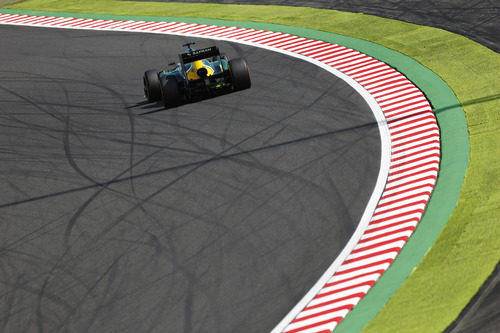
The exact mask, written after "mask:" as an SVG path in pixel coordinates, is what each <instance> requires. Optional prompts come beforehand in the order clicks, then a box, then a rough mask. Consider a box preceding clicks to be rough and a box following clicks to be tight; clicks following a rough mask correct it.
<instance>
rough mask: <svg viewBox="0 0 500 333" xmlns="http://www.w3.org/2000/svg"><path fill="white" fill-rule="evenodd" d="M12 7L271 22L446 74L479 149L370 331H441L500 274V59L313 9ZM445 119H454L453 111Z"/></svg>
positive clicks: (443, 35)
mask: <svg viewBox="0 0 500 333" xmlns="http://www.w3.org/2000/svg"><path fill="white" fill-rule="evenodd" d="M8 8H15V9H28V10H43V11H56V12H73V13H99V14H115V15H144V16H170V17H172V16H176V17H204V18H214V19H224V20H234V21H254V22H268V23H276V24H283V25H288V26H299V27H305V28H310V29H316V30H322V31H327V32H332V33H336V34H340V35H347V36H352V37H355V38H360V39H364V40H368V41H371V42H374V43H376V44H379V45H383V46H385V47H388V48H390V49H393V50H396V51H398V52H400V53H402V54H405V55H408V56H409V57H411V58H413V59H415V60H417V61H418V62H420V63H421V64H423V65H424V66H426V67H428V68H430V69H431V70H432V71H433V72H435V73H437V74H438V75H439V76H440V77H441V78H442V79H443V80H444V81H445V82H446V83H447V84H448V85H449V86H450V87H451V88H452V89H453V91H454V93H455V95H456V96H457V98H458V100H459V101H460V103H461V105H462V106H463V109H464V110H465V113H466V117H467V123H468V129H469V139H470V145H471V154H470V164H469V168H468V171H467V174H466V177H465V181H464V185H463V187H462V192H461V195H460V198H459V201H458V205H457V208H456V209H455V211H454V213H453V215H452V217H451V218H450V219H449V221H448V223H447V224H446V226H445V228H444V229H443V231H442V232H441V234H440V236H439V237H438V239H437V240H436V242H435V243H434V245H433V247H432V249H431V250H430V251H429V252H428V253H427V255H426V256H425V258H424V260H423V261H422V262H421V263H420V265H419V266H418V267H417V268H416V269H415V270H414V272H413V273H412V274H411V276H410V277H409V278H408V279H407V280H406V282H405V283H404V284H403V286H402V287H401V288H400V290H399V291H398V292H397V293H396V294H395V295H394V296H393V297H392V298H391V300H390V301H389V302H388V303H387V305H386V306H385V307H384V308H383V309H382V311H381V312H380V313H379V314H378V315H377V317H376V318H375V319H374V320H373V321H371V322H370V324H369V325H368V326H367V327H366V328H365V331H367V332H395V331H405V332H410V331H415V332H421V331H426V332H430V331H442V330H443V329H444V328H445V327H446V326H447V325H448V324H449V323H450V322H451V321H452V320H453V319H454V318H455V317H456V316H457V315H458V313H459V312H460V310H461V309H462V308H463V307H464V306H465V304H466V303H467V302H468V300H469V299H470V298H471V297H472V296H473V294H474V293H475V291H476V290H477V289H478V288H479V287H480V285H481V284H482V282H483V281H484V280H485V279H486V277H487V276H488V275H489V273H491V271H492V270H493V269H494V267H495V264H496V263H497V261H498V258H499V257H500V245H499V242H498V238H499V236H500V228H499V227H498V223H499V219H500V218H499V216H500V177H499V176H500V164H499V163H498V160H499V156H500V145H498V144H497V142H500V140H499V139H500V121H499V120H500V81H499V80H498V77H499V74H500V56H499V55H498V54H497V53H495V52H493V51H491V50H489V49H487V48H485V47H482V46H481V45H479V44H477V43H475V42H472V41H470V40H468V39H466V38H464V37H462V36H459V35H455V34H452V33H448V32H446V31H443V30H439V29H434V28H428V27H422V26H417V25H412V24H408V23H403V22H398V21H393V20H388V19H382V18H378V17H374V16H369V15H363V14H354V13H342V12H336V11H331V10H319V9H311V8H293V7H273V6H243V5H213V4H205V5H200V4H176V3H144V2H140V3H139V2H128V1H127V2H121V1H117V0H87V1H76V0H68V1H53V0H31V1H26V2H23V3H19V4H17V5H13V6H8ZM450 107H451V106H450ZM436 112H437V113H440V112H441V113H449V112H452V108H446V107H443V108H441V109H439V110H436ZM436 272H439V273H436ZM346 320H347V319H346ZM341 327H342V324H341V326H339V329H340V328H341Z"/></svg>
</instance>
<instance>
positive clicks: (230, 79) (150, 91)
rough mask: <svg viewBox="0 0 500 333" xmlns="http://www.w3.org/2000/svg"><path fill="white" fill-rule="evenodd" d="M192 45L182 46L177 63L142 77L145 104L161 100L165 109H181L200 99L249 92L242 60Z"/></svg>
mask: <svg viewBox="0 0 500 333" xmlns="http://www.w3.org/2000/svg"><path fill="white" fill-rule="evenodd" d="M193 44H195V43H187V44H184V45H183V46H184V47H187V49H186V52H185V53H181V54H179V62H178V63H170V64H169V66H173V67H171V68H170V69H165V70H154V69H153V70H148V71H146V72H145V73H144V77H143V82H144V95H145V97H146V98H147V100H148V101H149V102H157V101H160V100H163V103H164V105H165V107H167V108H170V107H174V106H178V105H181V104H182V103H185V102H187V101H190V100H193V99H195V98H199V97H203V96H207V95H208V96H213V95H216V94H218V93H224V92H230V91H236V90H243V89H247V88H250V86H251V84H252V83H251V78H250V71H249V69H248V64H247V62H246V60H245V59H243V58H238V59H232V60H228V58H227V57H226V56H221V54H220V51H219V49H218V48H217V47H216V46H211V47H207V48H203V49H199V50H195V49H193V48H192V45H193Z"/></svg>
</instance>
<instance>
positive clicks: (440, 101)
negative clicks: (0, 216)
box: [183, 19, 468, 329]
mask: <svg viewBox="0 0 500 333" xmlns="http://www.w3.org/2000/svg"><path fill="white" fill-rule="evenodd" d="M183 21H185V20H184V19H183ZM197 21H198V22H199V21H200V20H199V19H198V20H197ZM240 24H241V23H240ZM280 28H281V27H280ZM287 28H289V27H287ZM273 30H274V31H276V29H273ZM301 30H302V29H301ZM310 33H313V34H316V35H317V34H320V35H325V34H326V33H321V32H315V31H307V33H306V34H310ZM301 35H304V33H302V34H301ZM326 35H329V36H327V37H328V38H329V39H331V38H332V34H326ZM322 37H325V36H322ZM314 38H315V37H314ZM333 38H336V39H339V36H333ZM316 39H321V40H326V39H327V38H316ZM340 39H344V40H346V39H349V38H347V37H344V38H340ZM358 41H359V40H358ZM350 42H351V44H352V41H350ZM361 42H363V41H361ZM364 43H365V44H371V43H368V42H364ZM343 44H344V45H345V44H346V43H345V42H344V43H343ZM354 44H355V43H354ZM362 44H363V43H362ZM363 47H365V48H366V47H368V48H369V49H370V51H371V52H370V53H371V55H373V53H376V52H374V50H373V49H376V47H374V45H364V46H363V45H362V47H361V48H363ZM355 48H356V47H355ZM379 48H380V47H379ZM357 49H358V50H359V49H360V48H359V47H357ZM383 51H384V52H382V53H385V57H386V58H387V53H391V52H392V51H389V50H383ZM367 53H368V52H367ZM393 53H395V52H393ZM399 56H400V57H404V56H402V55H399ZM376 57H377V58H379V59H382V60H384V61H386V62H388V63H390V64H391V65H393V66H394V63H395V62H396V63H397V62H398V61H396V60H399V62H400V63H401V64H397V65H396V66H395V67H398V68H399V69H400V70H401V67H400V66H402V67H404V66H405V65H406V66H408V63H407V62H408V59H403V61H401V59H396V58H398V57H397V55H394V54H390V55H389V57H388V58H390V60H391V61H387V60H386V59H385V58H384V57H383V56H382V57H380V56H376ZM367 61H368V60H367ZM405 63H406V64H405ZM410 63H411V61H410ZM411 66H414V64H411ZM348 67H349V66H348ZM350 67H351V68H352V67H353V66H352V65H351V66H350ZM420 67H422V66H420ZM354 68H356V67H354ZM356 69H357V70H359V68H356ZM401 71H402V72H404V73H405V74H406V75H407V76H409V77H410V79H412V80H413V81H414V82H416V83H417V85H418V86H419V87H420V88H422V89H423V90H424V92H425V93H426V94H427V95H428V96H429V98H430V100H431V102H432V103H433V104H434V108H439V106H440V105H441V106H443V107H445V106H450V105H455V104H458V102H456V99H455V100H453V98H454V96H452V95H453V94H451V95H450V93H448V96H446V97H448V99H443V98H441V99H440V98H438V97H440V96H442V95H441V93H442V91H441V92H440V93H439V94H438V96H436V98H433V97H431V95H433V92H435V91H436V83H435V82H434V83H433V85H432V84H429V82H422V84H419V83H418V82H417V81H418V77H417V76H419V75H420V76H421V75H422V73H417V74H414V75H413V76H414V77H413V78H412V77H411V76H412V75H409V74H408V72H409V71H405V70H401ZM427 71H428V70H427ZM417 72H418V71H417ZM429 72H430V71H429ZM427 74H429V73H427ZM434 76H435V75H434ZM420 79H421V80H423V81H432V80H429V78H428V77H425V78H424V79H422V78H420ZM441 83H442V81H441ZM429 85H430V86H432V87H431V88H430V90H427V89H425V87H424V86H427V87H428V86H429ZM437 86H439V84H437ZM444 86H445V87H446V85H444ZM446 88H447V87H446ZM441 89H443V87H441ZM447 89H448V92H449V88H447ZM445 90H446V89H445ZM452 97H453V98H452ZM450 101H451V102H452V104H447V103H449V102H450ZM455 116H456V115H455ZM439 118H440V117H439V114H438V120H439ZM440 125H441V127H442V130H443V124H442V123H441V121H440ZM458 127H460V126H458ZM455 129H456V128H455ZM453 132H455V131H453ZM448 134H449V133H448ZM444 137H445V135H444V133H443V140H444ZM466 141H467V140H466ZM443 145H444V143H443ZM462 147H463V146H462ZM462 150H463V149H462ZM467 153H468V151H467ZM443 155H445V154H444V151H443ZM465 155H467V154H465ZM455 157H456V155H455ZM466 159H467V158H466ZM443 161H444V156H443ZM451 164H453V163H451ZM442 173H443V172H442ZM442 173H441V174H440V175H439V180H438V186H437V187H436V192H435V194H434V197H435V196H436V193H437V192H438V189H439V184H440V183H442V182H443V181H442V179H443V175H442ZM462 178H463V175H462ZM459 185H461V182H460V183H459ZM459 189H460V186H458V190H459ZM444 192H446V194H447V195H448V196H449V190H446V191H443V194H444ZM389 202H391V201H388V202H386V204H388V203H389ZM432 202H433V201H431V204H432ZM391 203H392V202H391ZM455 203H456V201H455ZM453 207H454V203H453ZM430 210H431V205H430V206H429V208H428V211H427V213H426V216H427V215H429V211H430ZM424 220H425V218H424ZM424 220H423V221H422V222H421V225H420V227H419V228H418V229H417V232H415V234H414V236H413V237H412V240H413V239H414V238H415V237H417V234H419V233H420V234H423V233H424V231H421V230H423V229H424V228H423V222H424ZM439 230H440V228H439ZM425 239H426V240H427V241H428V240H429V239H428V237H425ZM432 240H433V239H432ZM413 243H415V242H413ZM410 244H412V241H410V242H408V245H407V246H406V247H405V250H403V251H402V253H401V255H400V257H398V260H396V262H395V263H394V264H393V266H392V267H393V268H394V267H395V265H396V263H397V262H398V261H401V260H402V259H400V258H401V256H402V255H403V253H404V252H405V251H406V252H408V251H407V248H408V247H409V246H410ZM431 244H432V242H431ZM410 252H411V251H410ZM411 256H414V257H415V254H414V253H412V254H411ZM417 262H418V261H417ZM412 267H413V266H412ZM393 268H391V270H390V271H394V269H393ZM388 273H389V272H388ZM386 275H387V273H386ZM386 275H384V278H385V276H386ZM406 276H407V275H406ZM406 276H405V277H406ZM383 280H384V279H380V280H379V282H377V286H379V285H380V284H381V283H382V281H383ZM391 284H392V283H391ZM374 290H375V288H374V289H373V290H372V292H370V294H369V295H371V294H372V293H373V292H374ZM391 295H392V294H391ZM367 298H368V296H367V297H366V298H365V299H367ZM363 303H365V304H366V302H361V303H360V306H361V305H362V304H363ZM353 312H354V311H353ZM345 322H347V320H346V321H345ZM361 327H362V326H361ZM341 328H342V326H340V327H339V329H341Z"/></svg>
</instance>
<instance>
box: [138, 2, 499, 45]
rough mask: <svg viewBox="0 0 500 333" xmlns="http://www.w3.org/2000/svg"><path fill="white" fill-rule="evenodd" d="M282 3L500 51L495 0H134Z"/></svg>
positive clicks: (254, 3) (253, 3) (255, 3)
mask: <svg viewBox="0 0 500 333" xmlns="http://www.w3.org/2000/svg"><path fill="white" fill-rule="evenodd" d="M133 1H158V2H210V3H228V4H229V3H231V4H249V5H250V4H252V5H283V6H296V7H312V8H323V9H335V10H341V11H347V12H354V13H364V14H371V15H376V16H380V17H385V18H391V19H396V20H400V21H405V22H410V23H415V24H419V25H426V26H430V27H436V28H441V29H445V30H448V31H451V32H454V33H457V34H460V35H463V36H466V37H468V38H470V39H472V40H474V41H476V42H478V43H480V44H483V45H484V46H487V47H489V48H490V49H492V50H494V51H495V52H500V2H499V1H498V0H435V1H431V0H391V1H383V0H335V1H331V0H306V1H298V0H266V1H258V0H175V1H168V0H133Z"/></svg>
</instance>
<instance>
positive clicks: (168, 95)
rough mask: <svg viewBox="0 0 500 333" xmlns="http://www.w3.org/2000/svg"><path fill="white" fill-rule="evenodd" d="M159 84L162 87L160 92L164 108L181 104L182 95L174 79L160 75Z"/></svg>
mask: <svg viewBox="0 0 500 333" xmlns="http://www.w3.org/2000/svg"><path fill="white" fill-rule="evenodd" d="M160 86H161V88H162V89H161V94H162V98H163V104H164V105H165V107H166V108H171V107H174V106H178V105H180V104H181V102H182V95H181V92H180V89H179V85H178V84H177V80H176V79H174V78H166V77H162V78H161V79H160Z"/></svg>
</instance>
